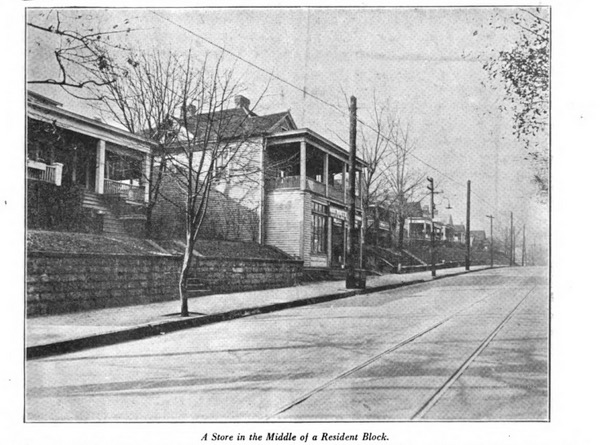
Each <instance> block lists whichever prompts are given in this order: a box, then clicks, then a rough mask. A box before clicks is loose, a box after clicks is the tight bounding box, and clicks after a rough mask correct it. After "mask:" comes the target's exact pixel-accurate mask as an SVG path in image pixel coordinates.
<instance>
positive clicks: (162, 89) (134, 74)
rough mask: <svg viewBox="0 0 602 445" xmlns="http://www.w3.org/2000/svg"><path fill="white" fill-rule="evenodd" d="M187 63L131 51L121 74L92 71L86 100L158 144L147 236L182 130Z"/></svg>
mask: <svg viewBox="0 0 602 445" xmlns="http://www.w3.org/2000/svg"><path fill="white" fill-rule="evenodd" d="M186 63H187V58H186V56H183V55H181V54H178V53H175V52H173V51H167V52H159V51H154V52H149V53H147V52H135V51H130V52H128V56H127V57H126V61H125V66H124V67H122V68H120V69H119V73H118V75H115V73H114V72H106V71H104V70H100V69H97V68H95V67H91V68H89V69H88V73H89V75H90V76H91V78H93V79H96V80H97V82H96V83H94V84H93V85H88V87H87V90H88V94H87V96H88V97H90V98H94V99H96V100H95V101H94V102H92V103H91V106H92V107H94V108H96V109H98V110H99V111H100V112H101V114H102V115H103V117H105V118H107V119H108V120H111V121H116V122H117V123H119V124H120V125H121V126H123V127H124V128H126V129H127V130H128V131H130V132H131V133H135V134H140V135H144V136H145V137H146V138H148V139H149V140H151V141H153V142H155V143H156V147H155V152H154V155H153V156H152V157H151V166H150V169H149V174H148V176H147V175H146V174H145V175H144V176H145V178H144V179H145V180H146V182H148V184H149V201H148V205H147V207H146V235H147V237H150V236H151V235H152V232H153V227H152V222H153V218H152V215H153V209H154V208H155V205H156V203H157V199H158V198H159V193H160V190H161V183H162V179H163V175H164V173H165V169H166V165H167V160H168V147H169V146H170V144H171V143H172V142H173V141H174V140H175V138H176V137H177V135H178V131H179V125H178V123H177V122H176V119H177V116H179V115H180V112H181V106H182V88H183V87H184V85H183V84H184V81H185V76H184V73H185V68H184V67H185V66H186Z"/></svg>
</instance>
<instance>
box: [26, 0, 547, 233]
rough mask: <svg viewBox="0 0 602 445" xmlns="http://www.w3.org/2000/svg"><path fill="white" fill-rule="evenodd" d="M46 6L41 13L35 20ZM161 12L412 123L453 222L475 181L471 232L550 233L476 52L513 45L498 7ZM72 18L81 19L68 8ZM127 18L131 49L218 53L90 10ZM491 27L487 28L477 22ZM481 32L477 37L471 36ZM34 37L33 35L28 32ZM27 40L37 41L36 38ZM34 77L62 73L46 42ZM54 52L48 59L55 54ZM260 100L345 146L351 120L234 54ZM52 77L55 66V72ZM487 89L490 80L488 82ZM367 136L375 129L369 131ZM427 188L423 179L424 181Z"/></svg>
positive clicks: (101, 19) (35, 49)
mask: <svg viewBox="0 0 602 445" xmlns="http://www.w3.org/2000/svg"><path fill="white" fill-rule="evenodd" d="M39 12H40V11H34V12H33V14H34V15H32V17H33V18H34V19H35V17H36V16H35V14H38V13H39ZM156 12H157V13H158V14H160V15H161V16H163V17H165V18H167V19H169V20H171V21H173V22H175V23H177V24H179V25H180V26H181V27H183V28H187V29H189V30H190V31H192V32H194V33H196V34H198V35H200V36H202V37H204V38H206V39H208V40H211V41H212V42H214V43H216V44H217V45H220V46H223V47H225V48H226V49H228V50H229V51H232V52H233V53H236V54H237V55H239V56H241V57H243V58H245V59H246V60H248V61H251V62H253V63H254V64H256V65H258V66H260V67H262V68H264V69H265V70H267V71H269V72H272V73H273V74H275V75H277V76H279V77H281V78H283V79H285V80H287V81H288V82H290V83H292V84H294V85H296V86H299V87H300V88H301V89H303V88H305V89H306V90H307V91H308V92H310V93H311V94H313V95H316V96H319V97H320V98H322V99H323V100H325V101H327V102H329V103H331V104H333V105H335V106H337V107H338V108H340V109H341V110H345V109H346V107H347V105H346V99H345V94H346V95H351V94H353V95H355V96H356V97H357V100H358V108H359V111H358V116H359V118H360V119H361V120H363V121H366V122H370V116H369V114H368V113H369V110H370V108H371V107H372V103H373V97H376V98H377V101H378V102H379V103H387V104H388V105H389V107H390V109H391V110H393V111H394V112H395V113H397V115H398V116H399V117H400V119H401V121H402V122H404V123H407V124H409V125H410V133H411V137H412V138H413V139H414V140H415V142H416V144H417V147H418V149H417V151H416V152H415V154H416V156H417V157H418V158H420V159H421V160H422V161H424V162H425V163H426V164H428V165H426V164H425V163H422V162H421V161H419V160H417V159H413V160H412V163H413V166H414V167H415V168H416V169H419V170H423V171H424V172H425V173H427V174H428V175H429V176H433V177H434V178H435V181H436V183H438V184H439V186H440V189H442V190H443V191H444V192H445V194H444V195H443V196H441V195H439V196H438V197H437V199H436V201H437V202H440V203H441V205H440V206H439V208H440V209H442V210H443V208H444V207H445V206H446V205H447V203H448V201H447V199H449V203H450V204H451V206H452V207H453V209H452V210H451V211H450V212H451V214H452V216H453V219H454V222H455V223H456V224H458V223H463V222H465V220H466V181H467V180H468V179H470V180H471V181H472V190H473V198H472V221H473V222H472V228H473V229H487V231H488V232H489V221H488V220H487V219H486V218H485V215H487V214H493V215H495V216H496V218H497V219H496V224H497V223H499V222H504V223H505V224H508V223H509V212H510V211H513V212H514V214H515V220H516V221H517V222H518V224H520V225H522V224H523V223H526V224H527V226H528V230H529V231H530V233H535V232H538V231H539V232H540V233H541V234H544V233H545V230H546V228H547V223H546V221H547V216H548V215H547V208H546V207H545V206H542V205H540V204H537V203H536V202H535V200H534V199H533V196H534V191H535V189H534V186H533V185H532V184H531V183H530V177H531V174H530V170H529V166H528V164H527V163H526V161H525V160H524V159H523V158H524V156H525V153H526V152H525V149H524V148H523V147H522V145H521V144H520V143H518V142H517V141H516V139H515V137H514V136H513V135H512V128H511V126H512V123H511V121H510V120H509V119H508V117H507V116H504V115H502V114H500V112H499V111H498V109H497V107H498V105H499V99H500V94H499V92H497V91H495V90H493V89H492V88H491V87H490V83H489V81H488V80H487V77H486V74H485V72H484V71H483V69H482V67H481V65H482V64H481V62H480V60H479V59H476V55H478V54H485V53H487V52H489V51H490V50H491V49H492V48H493V49H494V50H496V51H499V49H502V48H504V47H507V46H508V45H509V44H510V43H511V42H512V41H513V40H514V39H515V37H516V31H515V30H513V29H510V30H507V31H493V30H492V29H491V27H489V26H487V25H488V23H489V18H490V17H491V16H492V15H493V14H494V13H495V12H501V13H502V14H508V13H510V12H514V10H508V9H507V10H503V11H500V10H494V9H492V8H451V9H450V8H418V9H415V8H387V9H372V8H362V9H358V8H355V9H330V8H329V9H323V8H312V9H308V8H295V9H244V8H243V9H179V10H174V9H162V10H156ZM71 14H73V12H71ZM125 18H129V19H130V25H132V26H133V27H134V28H137V29H138V30H137V31H136V32H133V33H132V34H131V35H130V37H129V38H128V40H129V42H128V43H129V44H131V45H134V46H140V47H148V48H150V47H157V48H163V49H174V50H182V51H187V50H188V49H192V50H193V51H194V52H198V53H199V54H201V53H203V52H205V51H212V52H219V50H218V49H217V48H215V47H214V46H212V45H210V44H208V43H207V42H205V41H203V40H202V39H200V38H198V37H195V36H194V35H192V34H190V33H188V32H186V31H185V30H184V29H182V28H180V27H178V26H177V25H175V24H173V23H171V22H170V21H168V20H165V19H162V18H160V17H158V16H157V15H155V14H153V13H152V12H151V11H149V10H145V9H132V10H115V9H113V10H88V11H86V17H85V19H87V20H90V21H91V23H100V24H102V25H103V26H107V27H108V26H111V25H112V24H113V23H121V22H123V20H124V19H125ZM482 25H485V27H484V28H482V27H481V26H482ZM475 31H476V34H475ZM31 37H35V35H34V34H33V33H31ZM30 42H31V41H30ZM29 49H30V50H31V51H30V52H28V61H29V72H30V75H32V76H33V75H37V74H38V73H39V72H49V70H53V69H55V67H54V66H53V63H52V62H53V61H52V59H50V58H49V54H48V49H49V46H47V45H44V44H42V45H39V46H37V45H35V46H34V45H30V46H29ZM50 55H51V54H50ZM226 60H227V62H228V63H232V64H233V63H235V66H236V71H237V73H238V74H239V75H240V77H241V78H242V79H243V81H244V84H245V86H246V91H245V93H244V94H245V95H246V96H247V97H249V99H250V100H251V102H254V101H255V100H257V98H258V97H259V95H260V94H261V92H262V91H263V89H264V88H265V87H266V85H267V84H268V82H269V89H268V92H267V95H266V97H264V99H263V100H262V102H261V103H260V104H259V106H258V108H257V111H258V112H259V113H272V112H279V111H283V110H287V109H290V110H291V113H292V115H293V117H294V119H295V121H296V122H297V125H298V126H299V127H307V128H311V129H312V130H314V131H317V132H318V133H320V134H323V135H324V136H325V137H327V138H329V139H331V140H333V141H334V142H336V143H339V144H340V145H343V146H345V144H344V142H343V141H342V140H341V138H343V139H344V140H346V139H347V135H348V118H347V117H346V116H345V115H344V114H343V113H340V112H337V111H335V110H334V109H333V108H330V107H328V106H327V105H324V104H323V103H321V102H319V101H316V100H315V99H313V98H311V97H310V96H305V97H304V95H303V93H302V92H301V91H298V90H296V89H294V88H292V87H290V86H289V85H286V84H284V83H282V82H280V81H278V80H276V79H274V78H272V79H271V80H270V79H269V76H267V75H266V74H264V73H262V72H260V71H258V70H256V69H255V68H253V67H251V66H250V65H248V64H246V63H245V62H243V61H240V60H236V59H235V58H234V57H232V56H228V55H226ZM50 72H52V71H50ZM482 82H484V85H483V84H482ZM36 90H37V91H39V92H42V93H43V94H46V95H49V96H50V97H53V98H56V99H57V100H59V101H61V102H63V103H64V104H65V108H67V109H72V110H74V111H82V110H83V109H82V108H81V107H82V105H81V104H78V103H77V102H75V101H74V100H73V99H72V98H69V97H66V96H65V94H64V93H62V92H61V91H60V90H58V89H56V88H53V87H50V88H48V87H46V88H37V89H36ZM364 131H365V133H366V134H367V135H369V134H370V130H369V129H364ZM424 189H425V190H424V191H425V192H426V183H425V185H424Z"/></svg>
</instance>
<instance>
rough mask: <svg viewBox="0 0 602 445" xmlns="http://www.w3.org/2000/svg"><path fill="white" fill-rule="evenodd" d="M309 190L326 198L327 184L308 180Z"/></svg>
mask: <svg viewBox="0 0 602 445" xmlns="http://www.w3.org/2000/svg"><path fill="white" fill-rule="evenodd" d="M307 188H308V189H309V190H311V191H312V192H314V193H317V194H318V195H322V196H326V184H323V183H321V182H318V181H314V180H313V179H310V178H307Z"/></svg>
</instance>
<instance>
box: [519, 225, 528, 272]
mask: <svg viewBox="0 0 602 445" xmlns="http://www.w3.org/2000/svg"><path fill="white" fill-rule="evenodd" d="M525 230H527V229H526V225H525V224H523V249H522V252H521V261H520V265H521V266H523V267H524V266H525V259H526V257H525V249H526V248H527V237H526V235H525Z"/></svg>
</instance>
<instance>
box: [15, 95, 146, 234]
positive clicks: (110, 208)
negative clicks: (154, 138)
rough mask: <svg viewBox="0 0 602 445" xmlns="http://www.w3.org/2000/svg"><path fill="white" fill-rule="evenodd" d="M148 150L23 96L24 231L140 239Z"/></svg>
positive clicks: (124, 135) (127, 136) (43, 100)
mask: <svg viewBox="0 0 602 445" xmlns="http://www.w3.org/2000/svg"><path fill="white" fill-rule="evenodd" d="M152 148H153V144H152V143H151V142H149V141H147V140H146V139H144V138H143V137H140V136H137V135H134V134H132V133H129V132H127V131H125V130H121V129H119V128H116V127H114V126H111V125H108V124H106V123H103V122H101V121H100V120H97V119H91V118H89V117H86V116H83V115H81V114H78V113H74V112H71V111H68V110H66V109H64V108H63V107H62V105H61V104H60V103H58V102H56V101H53V100H51V99H49V98H47V97H45V96H43V95H40V94H38V93H34V92H31V91H30V92H28V95H27V161H26V165H27V167H26V168H27V204H28V205H27V215H28V221H27V225H28V228H31V229H45V230H67V231H82V232H96V233H111V234H117V235H136V236H141V235H143V230H142V226H143V224H144V221H145V207H146V203H147V202H148V197H149V195H148V194H149V190H148V183H147V181H146V178H148V173H149V169H150V157H151V155H152Z"/></svg>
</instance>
